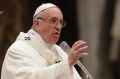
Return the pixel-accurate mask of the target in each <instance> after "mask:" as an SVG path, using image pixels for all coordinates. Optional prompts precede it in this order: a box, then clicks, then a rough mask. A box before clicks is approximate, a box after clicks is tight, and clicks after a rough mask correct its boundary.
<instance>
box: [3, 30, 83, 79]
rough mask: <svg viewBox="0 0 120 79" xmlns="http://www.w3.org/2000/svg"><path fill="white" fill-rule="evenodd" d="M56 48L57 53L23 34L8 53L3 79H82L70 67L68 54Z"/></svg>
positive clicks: (4, 64)
mask: <svg viewBox="0 0 120 79" xmlns="http://www.w3.org/2000/svg"><path fill="white" fill-rule="evenodd" d="M54 47H55V50H56V53H54V52H53V51H51V50H50V49H48V48H47V47H46V46H44V44H42V43H40V42H38V41H36V39H35V38H34V37H32V36H31V35H29V34H27V33H23V32H21V33H20V34H19V36H18V38H17V39H16V41H15V42H14V43H13V44H12V45H11V46H10V48H9V49H8V51H7V53H6V56H5V59H4V62H3V66H2V73H1V79H81V77H80V76H79V74H78V73H77V71H76V70H75V68H74V67H72V68H70V67H69V63H68V56H67V54H66V53H65V52H64V51H63V50H62V49H61V48H60V47H59V46H58V45H56V44H55V45H54Z"/></svg>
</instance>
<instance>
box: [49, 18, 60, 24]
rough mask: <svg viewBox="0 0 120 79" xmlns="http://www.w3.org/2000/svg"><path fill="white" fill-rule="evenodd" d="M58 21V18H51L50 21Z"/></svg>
mask: <svg viewBox="0 0 120 79" xmlns="http://www.w3.org/2000/svg"><path fill="white" fill-rule="evenodd" d="M57 21H58V19H57V18H52V19H50V23H52V24H55V23H56V22H57Z"/></svg>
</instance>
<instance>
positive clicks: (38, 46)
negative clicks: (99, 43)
mask: <svg viewBox="0 0 120 79" xmlns="http://www.w3.org/2000/svg"><path fill="white" fill-rule="evenodd" d="M17 40H22V41H25V42H26V43H28V44H29V45H30V46H32V47H33V48H34V49H35V50H37V51H38V52H39V54H40V55H41V56H42V57H43V58H45V59H46V61H47V62H48V63H49V64H54V63H58V62H60V61H62V58H61V56H60V53H58V51H57V50H56V52H57V54H55V52H53V51H51V50H50V49H49V48H47V47H46V45H44V44H43V43H41V42H38V41H37V40H36V39H35V38H34V37H33V36H32V35H29V34H27V33H23V32H20V34H19V35H18V37H17ZM58 47H59V46H57V45H56V44H55V49H57V48H58ZM41 51H42V52H41Z"/></svg>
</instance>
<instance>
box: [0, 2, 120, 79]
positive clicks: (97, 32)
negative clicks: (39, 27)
mask: <svg viewBox="0 0 120 79" xmlns="http://www.w3.org/2000/svg"><path fill="white" fill-rule="evenodd" d="M47 2H51V3H54V4H56V5H57V6H59V7H60V9H61V11H62V12H63V15H64V19H65V20H66V21H67V26H66V27H65V28H63V30H62V34H61V37H60V40H59V41H58V44H59V43H60V42H62V41H66V42H67V43H68V44H69V45H70V46H72V44H73V43H74V42H75V41H77V40H81V39H82V40H85V41H87V44H88V46H89V48H88V50H87V52H88V53H89V56H88V57H86V58H83V59H82V60H81V61H82V62H83V64H84V65H85V67H86V68H87V69H88V71H89V72H90V73H91V75H92V76H93V77H94V79H120V33H119V31H120V0H0V70H1V68H2V62H3V60H4V57H5V54H6V51H7V49H8V48H9V46H10V45H11V44H12V43H13V42H14V41H15V39H16V37H17V35H18V34H19V32H21V31H23V32H27V31H28V30H29V29H30V28H31V25H32V16H33V14H34V11H35V10H36V8H37V7H38V6H39V5H41V4H42V3H47ZM76 69H77V70H78V72H79V73H80V74H81V70H80V69H79V68H78V66H76Z"/></svg>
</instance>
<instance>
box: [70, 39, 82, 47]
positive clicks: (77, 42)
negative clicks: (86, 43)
mask: <svg viewBox="0 0 120 79" xmlns="http://www.w3.org/2000/svg"><path fill="white" fill-rule="evenodd" d="M80 42H83V40H79V41H76V42H75V43H74V44H73V46H72V47H73V48H74V47H75V46H76V45H77V44H79V43H80Z"/></svg>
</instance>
